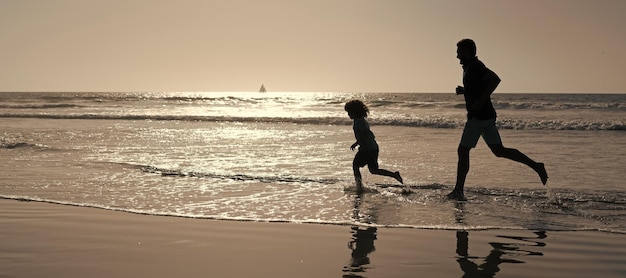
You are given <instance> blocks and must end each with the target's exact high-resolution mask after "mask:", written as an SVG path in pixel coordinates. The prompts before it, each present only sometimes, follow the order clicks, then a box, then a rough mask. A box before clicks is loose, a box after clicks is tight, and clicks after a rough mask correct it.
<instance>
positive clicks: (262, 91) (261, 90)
mask: <svg viewBox="0 0 626 278" xmlns="http://www.w3.org/2000/svg"><path fill="white" fill-rule="evenodd" d="M265 92H267V90H265V86H263V84H261V88H260V89H259V93H265Z"/></svg>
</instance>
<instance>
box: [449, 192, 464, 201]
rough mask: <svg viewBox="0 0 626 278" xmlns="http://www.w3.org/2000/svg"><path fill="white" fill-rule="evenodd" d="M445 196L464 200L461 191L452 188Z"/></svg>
mask: <svg viewBox="0 0 626 278" xmlns="http://www.w3.org/2000/svg"><path fill="white" fill-rule="evenodd" d="M446 197H447V198H448V199H450V200H457V201H465V200H466V199H465V195H464V194H463V191H460V190H456V189H455V190H452V192H450V193H449V194H448V195H446Z"/></svg>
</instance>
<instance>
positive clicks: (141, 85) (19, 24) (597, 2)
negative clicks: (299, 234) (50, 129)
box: [0, 0, 626, 93]
mask: <svg viewBox="0 0 626 278" xmlns="http://www.w3.org/2000/svg"><path fill="white" fill-rule="evenodd" d="M624 12H626V1H623V0H525V1H512V0H511V1H509V0H475V1H456V0H455V1H452V0H423V1H418V0H413V1H408V0H407V1H405V0H198V1H194V0H163V1H159V0H49V1H44V0H20V1H14V0H0V45H1V48H0V49H1V50H0V91H91V92H93V91H105V92H109V91H112V92H115V91H124V92H126V91H132V92H147V91H157V92H165V91H168V92H177V91H179V92H180V91H186V92H200V91H201V92H217V91H219V92H224V91H226V92H229V91H257V90H258V89H259V87H260V86H261V84H265V87H266V88H267V90H268V91H274V92H301V91H302V92H442V93H443V92H450V93H451V92H453V91H454V88H455V87H456V86H457V85H460V84H461V78H462V69H461V67H460V65H459V62H458V60H457V59H456V43H457V42H458V41H459V40H461V39H463V38H472V39H474V40H475V41H476V44H477V47H478V57H479V59H481V60H482V61H483V62H484V63H485V64H486V65H487V66H488V67H489V68H490V69H492V70H493V71H495V72H496V73H497V74H498V75H499V76H500V78H501V79H502V83H501V84H500V87H499V88H498V89H497V91H499V92H512V93H626V78H625V77H624V72H625V71H624V70H623V67H624V65H626V17H624V16H623V14H624Z"/></svg>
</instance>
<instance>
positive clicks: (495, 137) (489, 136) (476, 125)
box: [461, 118, 502, 148]
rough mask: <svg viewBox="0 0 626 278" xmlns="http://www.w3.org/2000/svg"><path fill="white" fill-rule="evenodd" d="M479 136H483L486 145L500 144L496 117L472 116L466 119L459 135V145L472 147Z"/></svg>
mask: <svg viewBox="0 0 626 278" xmlns="http://www.w3.org/2000/svg"><path fill="white" fill-rule="evenodd" d="M480 136H482V137H483V139H484V140H485V143H487V145H494V144H502V139H501V138H500V133H498V128H496V119H488V120H478V119H476V118H472V119H469V120H467V122H466V123H465V128H464V129H463V136H461V145H463V146H465V147H468V148H474V147H476V144H477V143H478V139H479V138H480Z"/></svg>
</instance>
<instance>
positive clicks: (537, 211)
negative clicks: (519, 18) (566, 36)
mask: <svg viewBox="0 0 626 278" xmlns="http://www.w3.org/2000/svg"><path fill="white" fill-rule="evenodd" d="M493 98H494V105H495V106H496V108H497V110H498V113H499V114H498V115H499V116H498V120H497V125H498V126H499V129H500V134H501V136H502V139H503V142H504V144H505V146H507V147H513V148H517V149H519V150H520V151H523V152H524V153H525V154H527V155H528V156H529V157H531V158H533V159H536V160H537V161H540V162H543V163H545V165H546V169H547V171H548V175H549V177H550V178H549V180H548V183H547V185H546V186H544V185H542V183H541V181H540V180H539V177H538V176H537V174H536V173H535V172H534V171H532V169H530V168H528V167H525V166H524V165H521V164H519V163H515V162H513V161H509V160H505V159H499V158H497V157H495V156H494V155H493V154H492V153H491V152H490V150H489V148H488V147H487V146H486V145H485V143H484V142H483V141H481V142H479V144H478V146H477V147H476V149H475V150H472V154H471V165H472V166H471V169H470V173H469V175H468V180H467V183H466V187H465V195H466V197H467V200H466V201H454V200H448V199H447V198H445V195H446V194H447V193H449V192H450V191H451V190H452V188H453V187H454V181H455V177H456V175H455V174H456V162H457V153H456V148H457V146H458V141H459V137H460V135H461V133H462V128H463V124H464V120H465V108H464V105H463V100H462V99H460V98H458V97H457V96H455V95H454V94H436V93H432V94H429V93H398V94H394V93H364V94H357V93H296V92H293V93H269V92H267V93H262V94H261V93H256V92H255V93H123V92H118V93H89V92H83V93H37V92H33V93H8V92H5V93H0V107H1V108H2V111H0V126H1V127H2V132H1V133H0V157H1V158H2V159H0V169H2V171H0V246H2V247H1V248H2V249H1V250H2V251H1V252H0V277H42V276H43V277H85V276H88V277H111V276H115V277H137V276H139V277H172V276H177V277H200V276H203V277H204V276H211V277H246V276H255V277H290V276H297V277H416V276H425V277H494V276H497V277H591V276H600V277H624V276H625V275H626V271H625V268H626V267H625V265H626V264H625V260H626V259H624V258H626V256H624V255H626V254H625V252H626V251H624V250H626V244H625V243H624V242H626V241H625V240H624V239H625V234H626V214H624V211H626V191H624V186H623V181H624V180H626V173H625V172H624V171H623V169H622V168H623V165H624V163H626V140H624V138H625V137H624V136H625V134H624V130H625V129H626V125H624V119H625V118H626V106H624V103H626V95H623V94H622V95H609V94H595V95H593V94H592V95H580V94H497V95H494V96H493ZM350 99H361V100H363V101H365V103H367V104H368V106H369V107H370V111H371V113H370V115H369V117H368V122H369V123H370V125H371V129H372V131H373V132H374V134H375V136H376V141H377V142H378V144H379V146H380V155H379V159H378V161H379V164H380V166H381V168H384V169H388V170H393V171H399V172H400V173H402V177H403V178H404V184H400V183H398V182H397V181H396V180H394V179H391V178H387V177H381V176H376V175H372V174H370V173H369V172H368V171H367V170H366V169H362V171H361V173H362V174H363V181H364V186H365V192H364V193H363V194H357V193H356V190H355V184H354V177H353V173H352V169H351V163H352V159H353V158H354V154H355V152H353V151H351V150H350V145H351V144H352V143H353V142H354V134H353V130H352V126H351V125H352V122H351V121H350V119H349V118H348V116H347V115H346V112H345V111H344V110H343V104H344V103H345V102H346V101H348V100H350Z"/></svg>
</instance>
